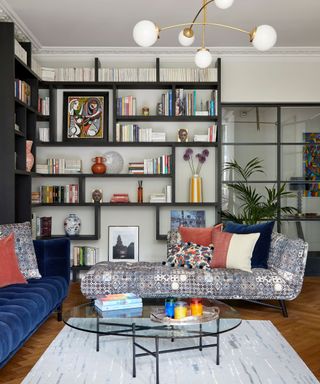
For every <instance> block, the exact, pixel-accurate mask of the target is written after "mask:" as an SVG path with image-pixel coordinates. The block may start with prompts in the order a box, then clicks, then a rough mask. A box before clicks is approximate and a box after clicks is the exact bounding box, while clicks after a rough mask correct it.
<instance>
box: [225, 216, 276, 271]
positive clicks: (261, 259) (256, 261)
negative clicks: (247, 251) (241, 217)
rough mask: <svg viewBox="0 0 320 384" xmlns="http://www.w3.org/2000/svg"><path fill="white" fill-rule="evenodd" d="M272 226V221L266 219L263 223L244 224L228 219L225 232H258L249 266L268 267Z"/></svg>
mask: <svg viewBox="0 0 320 384" xmlns="http://www.w3.org/2000/svg"><path fill="white" fill-rule="evenodd" d="M273 226H274V221H268V222H267V223H263V224H253V225H245V224H238V223H233V222H232V221H228V222H227V225H226V227H225V228H224V231H225V232H230V233H238V234H248V233H258V232H259V233H260V237H259V239H258V241H257V242H256V245H255V247H254V250H253V256H252V259H251V268H265V269H268V257H269V250H270V243H271V234H272V230H273Z"/></svg>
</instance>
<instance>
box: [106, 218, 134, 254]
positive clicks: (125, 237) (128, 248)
mask: <svg viewBox="0 0 320 384" xmlns="http://www.w3.org/2000/svg"><path fill="white" fill-rule="evenodd" d="M108 229H109V237H108V241H109V260H110V261H139V227H138V226H132V227H129V226H111V225H110V226H109V227H108Z"/></svg>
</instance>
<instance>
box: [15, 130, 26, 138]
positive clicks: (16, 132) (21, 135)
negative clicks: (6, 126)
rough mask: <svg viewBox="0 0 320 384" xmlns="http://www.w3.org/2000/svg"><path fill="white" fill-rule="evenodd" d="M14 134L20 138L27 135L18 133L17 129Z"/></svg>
mask: <svg viewBox="0 0 320 384" xmlns="http://www.w3.org/2000/svg"><path fill="white" fill-rule="evenodd" d="M14 134H15V135H16V136H19V137H26V136H25V134H24V133H23V132H21V131H17V130H16V129H15V130H14Z"/></svg>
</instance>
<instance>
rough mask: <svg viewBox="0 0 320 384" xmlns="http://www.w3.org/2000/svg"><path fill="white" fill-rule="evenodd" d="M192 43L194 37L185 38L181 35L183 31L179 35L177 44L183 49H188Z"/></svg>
mask: <svg viewBox="0 0 320 384" xmlns="http://www.w3.org/2000/svg"><path fill="white" fill-rule="evenodd" d="M193 42H194V35H193V36H191V37H187V36H185V35H184V34H183V30H182V31H181V32H180V33H179V43H180V44H181V45H183V46H184V47H189V46H190V45H192V44H193Z"/></svg>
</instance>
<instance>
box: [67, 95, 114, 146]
mask: <svg viewBox="0 0 320 384" xmlns="http://www.w3.org/2000/svg"><path fill="white" fill-rule="evenodd" d="M107 111H108V93H101V92H90V93H89V92H81V93H79V92H72V93H70V92H64V93H63V127H64V128H63V140H64V141H77V140H78V141H81V142H84V141H88V142H89V141H90V143H95V142H96V143H103V142H107V140H108V133H107V124H108V113H107Z"/></svg>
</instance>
